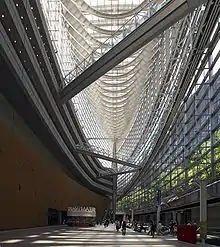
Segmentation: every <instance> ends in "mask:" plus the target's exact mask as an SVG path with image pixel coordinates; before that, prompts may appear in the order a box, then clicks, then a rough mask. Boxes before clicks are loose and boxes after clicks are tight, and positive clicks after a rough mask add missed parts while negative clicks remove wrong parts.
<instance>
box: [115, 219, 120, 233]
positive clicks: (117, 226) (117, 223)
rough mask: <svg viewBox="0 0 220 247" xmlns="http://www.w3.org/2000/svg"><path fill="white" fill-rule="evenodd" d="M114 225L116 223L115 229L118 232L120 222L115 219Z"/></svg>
mask: <svg viewBox="0 0 220 247" xmlns="http://www.w3.org/2000/svg"><path fill="white" fill-rule="evenodd" d="M115 225H116V230H117V232H118V231H119V229H120V222H119V221H118V220H117V221H116V222H115Z"/></svg>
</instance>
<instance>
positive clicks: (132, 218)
mask: <svg viewBox="0 0 220 247" xmlns="http://www.w3.org/2000/svg"><path fill="white" fill-rule="evenodd" d="M133 221H134V209H132V210H131V223H133Z"/></svg>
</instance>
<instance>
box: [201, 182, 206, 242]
mask: <svg viewBox="0 0 220 247" xmlns="http://www.w3.org/2000/svg"><path fill="white" fill-rule="evenodd" d="M206 236H207V188H206V182H205V181H200V238H201V243H202V246H205V239H206Z"/></svg>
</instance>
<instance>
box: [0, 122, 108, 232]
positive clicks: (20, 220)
mask: <svg viewBox="0 0 220 247" xmlns="http://www.w3.org/2000/svg"><path fill="white" fill-rule="evenodd" d="M19 187H20V191H19ZM71 204H74V205H76V204H80V205H85V206H86V205H95V206H96V207H97V214H98V216H99V217H100V216H101V215H102V214H103V211H104V209H105V208H106V207H107V204H108V199H107V198H105V197H102V196H100V195H98V194H96V193H94V192H92V191H89V190H88V189H86V188H84V187H82V186H81V185H79V184H78V183H76V182H75V181H73V180H71V179H70V178H68V177H67V176H66V175H65V174H64V173H63V172H62V171H61V170H60V169H59V168H58V167H57V166H56V165H55V164H53V163H52V162H51V161H49V159H48V158H47V157H46V156H45V155H42V153H41V152H40V151H39V149H38V148H36V146H35V145H33V144H32V143H31V142H30V140H28V139H27V138H25V137H23V136H22V135H21V133H20V132H19V130H18V128H17V127H16V125H8V124H7V125H6V123H5V122H3V121H1V119H0V229H11V228H26V227H34V226H42V225H46V224H47V217H46V214H47V208H49V207H50V208H56V209H58V210H66V208H67V207H68V206H69V205H71Z"/></svg>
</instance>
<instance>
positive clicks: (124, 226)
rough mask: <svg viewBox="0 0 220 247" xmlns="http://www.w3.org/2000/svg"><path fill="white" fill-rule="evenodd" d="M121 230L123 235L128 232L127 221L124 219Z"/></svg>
mask: <svg viewBox="0 0 220 247" xmlns="http://www.w3.org/2000/svg"><path fill="white" fill-rule="evenodd" d="M121 228H122V229H121V230H122V235H125V234H126V221H125V220H124V221H123V222H122V226H121Z"/></svg>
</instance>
